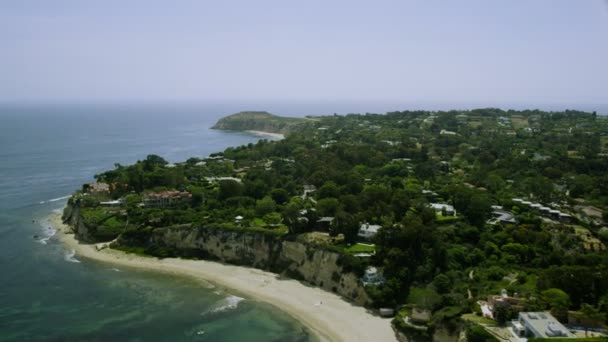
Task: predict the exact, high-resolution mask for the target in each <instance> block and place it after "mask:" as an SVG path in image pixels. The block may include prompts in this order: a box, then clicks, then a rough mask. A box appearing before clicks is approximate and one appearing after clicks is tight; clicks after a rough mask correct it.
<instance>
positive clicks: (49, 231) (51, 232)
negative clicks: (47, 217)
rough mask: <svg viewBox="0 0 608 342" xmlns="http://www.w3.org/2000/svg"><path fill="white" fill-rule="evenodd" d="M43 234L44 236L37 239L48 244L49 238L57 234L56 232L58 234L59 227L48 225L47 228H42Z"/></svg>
mask: <svg viewBox="0 0 608 342" xmlns="http://www.w3.org/2000/svg"><path fill="white" fill-rule="evenodd" d="M42 234H44V237H42V238H40V239H38V240H36V241H38V242H39V243H41V244H43V245H46V244H47V243H48V242H49V240H50V239H51V238H52V237H53V236H55V234H57V229H55V228H53V227H47V228H46V229H43V230H42Z"/></svg>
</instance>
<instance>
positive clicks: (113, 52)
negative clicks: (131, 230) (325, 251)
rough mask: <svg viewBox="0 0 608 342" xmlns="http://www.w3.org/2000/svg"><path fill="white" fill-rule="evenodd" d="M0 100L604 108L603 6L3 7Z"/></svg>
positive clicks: (512, 0)
mask: <svg viewBox="0 0 608 342" xmlns="http://www.w3.org/2000/svg"><path fill="white" fill-rule="evenodd" d="M0 44H1V45H0V102H45V101H47V102H70V101H74V102H86V101H100V102H120V101H151V102H154V101H202V102H204V101H232V100H250V101H259V102H263V101H300V102H307V101H311V102H312V101H380V102H381V101H387V102H391V101H392V102H395V101H401V102H411V103H414V102H423V103H431V102H444V103H450V102H454V103H467V102H469V103H473V102H474V103H485V104H492V103H537V104H540V103H558V104H562V103H563V104H598V103H602V104H606V103H608V66H607V61H608V1H604V0H585V1H578V0H535V1H530V0H497V1H487V0H461V1H435V0H420V1H405V0H399V1H384V0H375V1H357V0H348V1H341V0H340V1H330V0H323V1H320V0H307V1H285V0H282V1H278V0H277V1H265V0H259V1H249V0H243V1H232V0H223V1H203V0H201V1H186V0H175V1H168V0H167V1H155V0H141V1H138V0H131V1H127V0H103V1H101V0H99V1H98V0H90V1H82V0H73V1H68V0H53V1H45V0H39V1H32V0H14V1H11V0H7V1H1V2H0Z"/></svg>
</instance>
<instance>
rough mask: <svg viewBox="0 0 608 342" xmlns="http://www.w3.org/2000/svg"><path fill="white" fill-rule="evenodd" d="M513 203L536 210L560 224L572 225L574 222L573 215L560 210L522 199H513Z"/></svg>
mask: <svg viewBox="0 0 608 342" xmlns="http://www.w3.org/2000/svg"><path fill="white" fill-rule="evenodd" d="M511 201H513V202H514V203H518V204H520V205H522V206H525V207H527V208H529V209H531V210H535V211H537V212H539V213H540V214H541V215H542V216H544V217H547V218H550V219H554V220H558V221H560V222H564V223H570V222H572V215H570V214H568V213H564V212H561V211H559V210H556V209H553V208H550V207H547V206H544V205H542V204H540V203H534V202H530V201H526V200H523V199H521V198H513V199H512V200H511Z"/></svg>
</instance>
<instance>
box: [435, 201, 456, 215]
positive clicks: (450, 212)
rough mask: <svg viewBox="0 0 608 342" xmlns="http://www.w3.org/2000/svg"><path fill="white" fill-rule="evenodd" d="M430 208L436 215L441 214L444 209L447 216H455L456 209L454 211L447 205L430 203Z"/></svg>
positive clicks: (452, 207)
mask: <svg viewBox="0 0 608 342" xmlns="http://www.w3.org/2000/svg"><path fill="white" fill-rule="evenodd" d="M431 208H433V209H434V210H435V212H437V213H442V212H443V209H445V211H446V213H447V214H448V215H450V216H456V209H454V206H452V205H449V204H447V203H431Z"/></svg>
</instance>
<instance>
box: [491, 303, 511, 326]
mask: <svg viewBox="0 0 608 342" xmlns="http://www.w3.org/2000/svg"><path fill="white" fill-rule="evenodd" d="M512 317H513V310H511V307H510V306H509V305H508V304H497V305H496V306H495V307H494V319H496V322H497V323H498V325H504V324H505V323H507V321H508V320H510V319H511V318H512Z"/></svg>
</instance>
